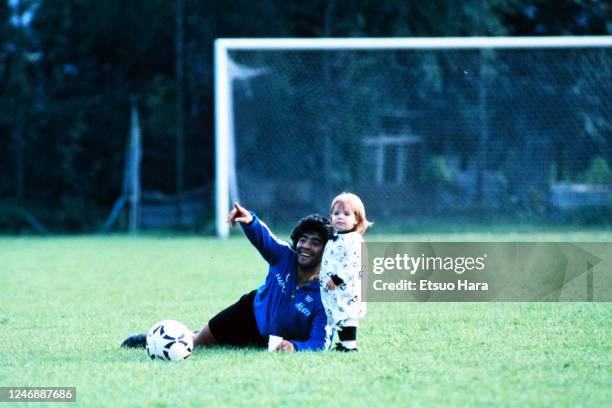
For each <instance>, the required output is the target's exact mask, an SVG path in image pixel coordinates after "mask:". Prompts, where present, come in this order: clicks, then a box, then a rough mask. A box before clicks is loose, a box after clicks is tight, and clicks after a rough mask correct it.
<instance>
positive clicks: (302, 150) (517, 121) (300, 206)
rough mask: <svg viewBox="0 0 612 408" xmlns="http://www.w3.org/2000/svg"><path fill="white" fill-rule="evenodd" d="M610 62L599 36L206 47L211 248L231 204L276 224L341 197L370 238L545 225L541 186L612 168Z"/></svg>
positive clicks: (224, 232) (219, 43)
mask: <svg viewBox="0 0 612 408" xmlns="http://www.w3.org/2000/svg"><path fill="white" fill-rule="evenodd" d="M611 49H612V36H585V37H569V36H567V37H468V38H454V37H450V38H312V39H289V38H284V39H217V40H216V41H215V120H216V122H215V161H216V162H215V169H216V174H215V187H216V200H215V208H216V232H217V235H218V236H219V237H227V236H228V234H229V226H228V224H227V223H226V222H225V220H226V217H227V214H228V211H229V210H230V209H231V204H232V201H234V200H239V196H240V197H243V198H244V199H245V200H246V202H244V203H243V204H245V206H247V207H249V208H251V207H252V205H253V204H254V206H255V208H254V209H256V210H263V211H265V212H266V217H270V216H271V217H273V218H274V217H275V219H277V220H278V222H279V224H280V223H282V222H285V221H287V220H289V219H292V218H294V221H296V220H297V219H298V218H299V217H300V216H303V215H306V213H305V212H315V211H318V212H323V211H326V210H327V209H326V208H325V204H324V203H325V202H327V201H329V199H330V198H331V195H333V194H334V193H339V192H340V191H341V190H345V189H346V190H352V191H355V192H359V193H362V194H366V196H368V199H366V200H365V202H366V206H369V205H371V208H372V210H373V214H375V215H376V217H374V219H375V221H376V220H377V218H378V219H380V220H383V222H382V223H378V225H380V224H382V225H385V224H387V225H389V226H393V225H395V224H394V223H395V222H396V221H397V220H398V219H400V220H401V219H403V218H401V217H402V216H403V215H406V214H411V215H412V217H413V218H419V215H420V214H425V213H427V214H429V215H431V216H432V217H433V218H436V217H437V215H436V214H454V213H456V214H466V213H469V212H470V211H472V210H473V211H474V213H475V214H476V215H475V217H476V218H478V214H482V212H483V211H484V212H487V213H490V214H498V215H499V214H502V215H504V216H507V219H508V220H510V221H511V222H512V221H513V220H521V219H523V217H524V215H525V214H528V215H530V214H535V215H542V213H543V212H547V211H548V210H549V209H550V207H551V206H552V207H554V205H555V203H554V197H552V200H553V201H552V202H551V195H550V194H549V192H548V191H545V190H546V189H551V183H572V182H574V183H579V182H584V180H586V178H587V176H586V174H587V173H588V171H589V168H590V167H589V166H592V164H591V163H592V162H594V161H596V160H597V158H601V160H603V163H604V170H601V171H603V172H605V171H606V170H605V166H606V165H607V166H608V167H610V166H611V164H610V162H609V161H610V159H611V157H610V148H611V147H612V142H611V141H610V140H609V134H610V133H609V132H610V129H611V127H612V124H611V123H612V118H611V113H610V96H611V95H610V93H611V91H610V85H609V83H610V65H611V60H612V55H611ZM487 50H490V51H487ZM497 50H499V52H500V53H503V55H501V56H499V57H498V56H493V57H491V56H489V55H487V52H497ZM551 51H552V52H551ZM482 64H486V65H487V66H486V67H484V69H483V67H482V66H481V65H482ZM587 64H589V65H587ZM557 65H559V66H558V67H557ZM585 70H588V72H585ZM551 74H552V75H551ZM555 76H556V77H555ZM552 77H554V78H552ZM606 81H607V83H606ZM534 89H537V91H534ZM523 102H524V106H523ZM555 102H558V103H559V104H560V105H559V106H560V108H559V109H558V110H559V112H555V107H554V106H552V105H553V104H554V103H555ZM318 104H319V105H321V106H316V105H318ZM513 104H514V106H513ZM313 106H315V107H314V108H313ZM540 108H541V109H542V112H541V114H540V113H538V112H534V109H535V110H537V109H540ZM517 111H520V112H519V113H517ZM566 112H569V113H571V114H566ZM568 116H571V118H568ZM453 121H454V122H453ZM299 128H304V129H299ZM296 129H298V130H296ZM483 129H484V130H483ZM308 138H310V140H304V139H308ZM578 139H580V140H578ZM577 140H578V141H577ZM569 142H574V143H577V145H579V150H580V152H579V154H578V156H579V157H577V158H576V159H575V160H574V159H573V158H571V154H570V153H568V150H567V149H565V148H564V147H563V144H564V143H569ZM513 143H514V144H513ZM557 150H558V151H557ZM285 152H286V154H285ZM281 156H287V157H284V158H283V160H279V159H280V157H281ZM553 156H554V157H553ZM275 160H279V163H278V164H274V163H273V162H274V161H275ZM368 160H370V162H368V163H366V161H368ZM568 160H570V161H571V163H569V164H568ZM601 160H600V161H599V162H598V163H601ZM521 162H522V163H527V162H529V165H528V166H526V167H527V169H521ZM300 166H302V167H304V170H303V172H302V173H300V170H298V169H297V167H300ZM238 167H241V168H240V169H239V168H238ZM600 167H601V166H600ZM608 170H609V169H608ZM317 171H318V173H317ZM304 172H305V173H304ZM308 172H310V173H312V174H314V173H313V172H315V173H317V177H318V178H317V179H316V180H315V181H314V182H313V183H309V182H308V181H309V180H308V179H307V178H308V174H309V173H308ZM529 172H532V173H537V174H535V175H534V178H535V179H537V180H538V182H537V183H536V182H532V183H529V182H527V181H525V177H526V175H527V174H529ZM369 173H372V174H371V175H368V174H369ZM276 177H278V180H279V181H278V182H274V181H273V180H272V178H276ZM603 177H605V175H604V176H603ZM268 180H269V181H268ZM598 191H599V192H600V196H601V197H603V199H601V200H600V202H601V203H602V205H604V206H606V205H610V204H612V202H608V201H609V200H610V195H612V193H610V195H608V194H607V193H606V192H605V191H604V193H603V195H602V194H601V190H598ZM606 191H607V190H606ZM251 200H253V202H251ZM279 200H280V201H279ZM285 210H286V211H285ZM519 210H520V211H519ZM430 211H432V212H430ZM519 212H520V214H519ZM271 213H273V214H271ZM398 214H401V216H400V218H398ZM468 218H469V217H468ZM527 218H529V217H527Z"/></svg>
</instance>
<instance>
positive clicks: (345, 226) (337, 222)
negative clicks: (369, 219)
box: [331, 203, 357, 232]
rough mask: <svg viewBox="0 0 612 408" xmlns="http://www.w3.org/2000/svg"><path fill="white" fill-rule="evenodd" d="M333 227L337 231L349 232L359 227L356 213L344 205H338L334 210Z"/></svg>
mask: <svg viewBox="0 0 612 408" xmlns="http://www.w3.org/2000/svg"><path fill="white" fill-rule="evenodd" d="M331 216H332V225H333V226H334V228H335V229H336V231H340V232H343V231H349V230H351V229H353V228H354V227H355V225H357V217H356V216H355V211H353V209H352V208H351V207H350V206H349V205H347V204H344V203H336V205H334V208H333V210H332V214H331Z"/></svg>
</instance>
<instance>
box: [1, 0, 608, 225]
mask: <svg viewBox="0 0 612 408" xmlns="http://www.w3.org/2000/svg"><path fill="white" fill-rule="evenodd" d="M177 5H182V7H183V9H184V19H183V20H181V21H182V25H181V27H182V31H183V38H184V40H183V43H182V44H183V45H182V50H183V52H182V56H183V59H182V63H183V64H184V75H183V78H184V79H183V81H182V82H181V83H180V84H179V85H180V86H181V88H182V89H183V91H184V92H183V100H182V101H180V103H177V89H178V87H177V79H176V78H177V76H176V71H175V67H176V66H177V61H176V56H177V53H176V50H177V46H176V44H177V42H176V38H177V32H178V31H177V28H178V27H179V25H177V19H176V10H177ZM609 7H610V6H609V4H608V3H607V2H604V1H581V0H561V1H555V2H548V1H538V0H525V1H518V0H490V1H468V2H453V1H446V0H433V1H428V2H421V1H416V0H411V1H398V0H381V1H369V0H366V1H354V0H330V1H323V0H316V1H310V2H299V1H295V0H292V1H268V2H251V1H245V0H237V1H232V2H229V3H225V2H218V1H209V0H206V1H195V0H176V1H175V2H171V1H162V0H148V1H145V2H143V1H135V0H127V1H123V2H117V1H103V2H100V1H94V0H66V1H59V0H8V1H0V174H1V175H2V177H1V178H0V230H5V231H18V230H20V229H21V228H23V223H19V222H17V221H16V220H15V218H16V217H15V216H13V215H14V214H19V211H20V210H22V209H25V210H28V211H29V212H30V213H32V214H35V215H36V216H37V217H38V218H39V219H40V220H41V221H43V223H44V224H45V225H47V226H49V227H50V228H51V229H53V230H55V231H86V230H92V229H97V228H98V227H99V226H100V225H101V223H102V222H103V221H104V218H105V216H106V215H107V213H108V211H109V209H110V207H111V206H112V204H113V202H114V200H115V199H116V198H117V197H118V196H119V194H120V192H121V183H122V171H123V161H124V152H125V143H126V135H127V131H128V127H129V101H130V98H132V97H135V98H137V100H138V105H139V108H140V111H141V112H140V113H141V124H142V128H143V135H144V145H145V149H144V157H143V167H142V177H143V179H142V182H143V188H145V189H148V190H154V191H160V192H164V193H175V192H176V191H177V185H178V184H179V181H178V180H177V165H176V161H177V157H178V153H177V152H178V151H179V150H180V151H181V152H182V154H183V155H184V162H182V166H181V167H182V168H183V169H184V170H183V173H182V174H183V175H182V177H181V175H180V173H179V177H178V178H180V179H181V184H182V185H183V186H184V189H185V190H189V189H190V188H194V187H196V186H202V185H204V186H206V187H207V191H208V192H209V193H210V192H212V181H213V178H214V174H213V169H214V145H213V59H212V58H213V53H212V51H213V41H214V39H215V38H219V37H321V36H330V37H355V36H357V37H360V36H385V37H393V36H416V37H418V36H474V35H487V36H497V35H517V36H521V35H585V34H588V35H601V34H609V33H610V32H611V27H610V23H609V20H608V19H607V16H609V13H610V9H609ZM177 107H178V109H181V110H182V113H183V116H184V128H183V131H184V139H183V143H182V144H181V145H180V146H179V147H178V149H177V147H176V135H177V117H178V115H177ZM602 160H603V161H602V162H601V163H598V165H599V166H606V162H607V163H608V167H609V158H603V159H602ZM179 166H180V162H179ZM596 174H600V173H596ZM568 177H569V176H568ZM584 177H587V176H584ZM210 202H211V204H210V205H211V208H212V198H211V200H210ZM17 218H18V217H17ZM210 218H211V219H212V212H210Z"/></svg>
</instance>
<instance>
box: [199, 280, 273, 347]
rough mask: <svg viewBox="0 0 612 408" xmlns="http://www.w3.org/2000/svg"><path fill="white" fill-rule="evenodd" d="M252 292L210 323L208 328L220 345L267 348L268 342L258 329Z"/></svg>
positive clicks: (221, 312) (253, 293) (253, 292)
mask: <svg viewBox="0 0 612 408" xmlns="http://www.w3.org/2000/svg"><path fill="white" fill-rule="evenodd" d="M256 292H257V291H255V290H254V291H252V292H250V293H247V294H246V295H243V296H242V297H241V298H240V300H238V301H237V302H236V303H234V304H233V305H231V306H229V307H227V308H226V309H223V310H222V311H220V312H219V313H218V314H217V315H216V316H215V317H213V318H212V319H210V321H209V322H208V328H209V329H210V331H211V333H212V335H213V336H214V337H215V339H216V340H217V344H219V345H227V346H238V347H267V345H268V342H267V340H266V339H264V338H263V337H262V335H261V334H260V333H259V329H258V328H257V321H256V320H255V310H254V309H253V301H254V299H255V293H256Z"/></svg>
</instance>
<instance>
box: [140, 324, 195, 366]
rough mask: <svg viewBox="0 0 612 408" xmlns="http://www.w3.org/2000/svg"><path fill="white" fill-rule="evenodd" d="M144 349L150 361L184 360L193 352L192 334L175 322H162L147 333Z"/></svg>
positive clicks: (182, 325)
mask: <svg viewBox="0 0 612 408" xmlns="http://www.w3.org/2000/svg"><path fill="white" fill-rule="evenodd" d="M146 348H147V354H148V355H149V357H151V359H152V360H155V359H161V360H171V361H179V360H184V359H186V358H188V357H189V356H190V355H191V351H192V350H193V332H192V331H191V330H189V329H188V328H187V327H186V326H185V325H184V324H182V323H180V322H177V321H176V320H162V321H161V322H157V323H155V324H154V325H153V327H151V329H150V330H149V331H148V333H147V347H146Z"/></svg>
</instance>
